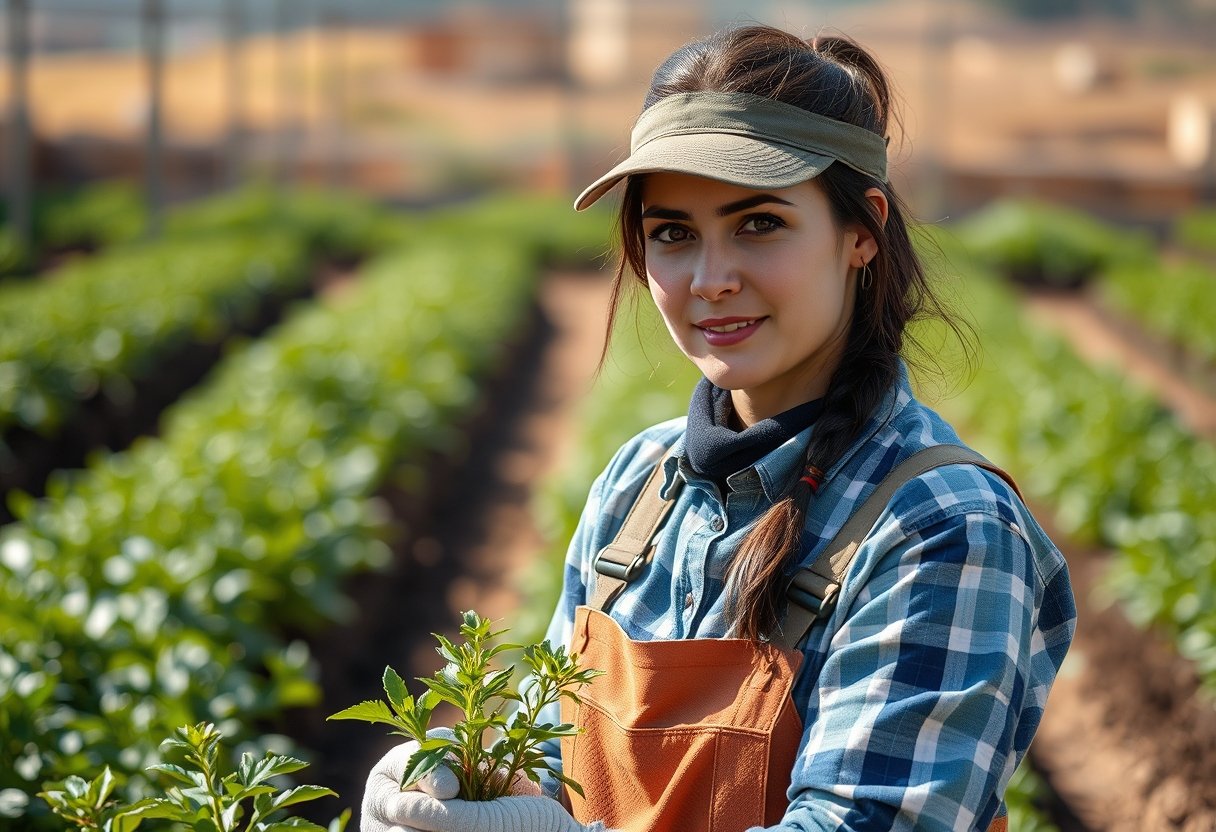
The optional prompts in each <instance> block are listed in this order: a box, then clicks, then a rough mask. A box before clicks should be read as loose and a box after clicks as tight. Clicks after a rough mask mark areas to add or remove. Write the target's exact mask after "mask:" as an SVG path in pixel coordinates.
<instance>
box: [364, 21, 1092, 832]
mask: <svg viewBox="0 0 1216 832" xmlns="http://www.w3.org/2000/svg"><path fill="white" fill-rule="evenodd" d="M890 117H891V113H890V94H889V86H888V82H887V80H886V78H885V77H884V74H883V72H882V71H881V69H880V68H879V66H878V65H877V63H876V62H875V61H874V60H873V58H871V57H870V56H869V55H868V54H867V53H866V52H865V51H864V50H863V49H861V48H860V47H859V46H858V45H856V44H855V43H853V42H852V41H849V40H847V39H844V38H840V37H826V38H818V39H816V40H815V41H814V42H812V43H806V42H804V41H802V40H800V39H798V38H796V37H794V36H792V35H789V34H786V33H783V32H780V31H778V30H774V29H770V28H767V27H748V28H741V29H736V30H731V31H727V32H724V33H720V34H718V35H716V36H713V37H711V38H709V39H706V40H704V41H700V42H696V43H693V44H691V45H689V46H687V47H684V48H682V49H680V50H679V51H677V52H676V53H675V54H673V55H672V56H671V57H670V58H669V59H668V60H667V61H666V62H665V63H664V64H663V66H662V67H660V68H659V70H658V72H657V73H656V75H655V78H654V81H653V83H652V85H651V89H650V92H649V94H648V96H647V98H646V102H645V108H644V110H643V114H642V115H641V117H640V118H639V119H638V122H637V124H636V125H635V127H634V130H633V137H632V143H631V155H630V157H629V158H628V159H626V160H625V161H624V162H622V163H621V164H620V165H618V166H617V167H615V168H614V169H613V170H612V171H610V172H609V173H607V174H606V175H605V176H603V177H601V178H600V179H599V180H598V181H596V182H595V183H594V184H592V185H591V187H589V188H588V189H587V190H586V191H584V192H583V194H582V195H581V196H580V197H579V198H578V201H577V203H576V207H577V208H579V209H582V208H585V207H587V206H588V205H590V204H591V203H593V202H594V201H595V200H597V199H599V198H600V197H601V196H603V195H604V194H605V193H606V192H607V191H609V190H611V189H612V188H613V187H615V186H616V185H618V184H620V183H622V182H624V194H623V199H622V203H621V208H620V216H619V221H620V228H621V237H622V247H623V257H622V263H621V267H620V269H619V271H618V275H617V284H616V292H615V293H614V300H613V310H614V311H615V308H616V302H617V300H618V299H619V296H620V293H621V291H622V289H623V288H624V287H625V286H626V285H627V283H628V281H629V280H630V279H632V278H633V277H636V278H637V279H638V280H639V281H640V282H641V283H643V284H644V285H645V286H647V287H648V288H649V290H650V293H651V295H652V297H653V298H654V301H655V304H656V305H657V307H658V309H659V311H660V313H661V314H662V316H663V319H664V321H665V322H666V324H667V328H668V330H669V331H670V333H671V336H672V338H673V339H674V340H675V342H676V344H677V345H678V346H679V348H680V350H681V351H682V352H684V354H685V355H687V356H688V357H689V359H691V360H692V361H693V362H694V363H695V364H696V365H697V367H698V368H699V369H700V370H701V371H702V373H703V374H704V376H705V378H704V379H703V380H702V381H701V382H700V384H699V385H698V386H697V388H696V390H695V392H694V394H693V398H692V402H691V405H690V408H689V413H688V416H687V418H686V419H685V418H681V419H677V420H673V421H670V422H666V423H663V424H660V425H656V426H654V427H652V428H650V429H648V430H646V431H643V432H642V433H641V434H640V435H639V436H637V437H635V438H634V439H633V440H631V441H630V442H629V443H627V444H626V445H625V446H624V447H623V448H621V450H620V451H619V452H618V453H617V454H616V456H615V457H614V459H613V460H612V461H611V462H610V463H609V465H608V467H607V469H606V470H605V471H604V473H603V474H602V475H601V476H600V478H599V479H597V480H596V482H595V484H594V486H593V487H592V490H591V494H590V497H589V499H588V502H587V507H586V509H585V511H584V514H583V517H582V522H581V524H580V526H579V529H578V531H577V532H576V534H575V537H574V539H573V541H572V542H571V545H570V550H569V555H568V558H567V561H566V567H565V583H564V589H563V594H562V597H561V599H560V601H559V603H558V607H557V610H556V613H555V615H554V618H553V621H552V624H551V626H550V629H549V633H548V638H549V639H550V640H551V641H552V642H554V643H565V644H570V645H572V649H574V650H577V651H579V652H581V653H582V654H583V662H584V665H585V666H588V667H596V668H600V669H604V670H606V671H608V673H607V675H605V676H604V677H602V678H600V679H598V680H597V681H596V682H595V683H594V684H593V685H592V686H591V687H590V688H589V689H587V691H586V696H585V701H584V703H583V704H582V705H581V706H574V705H573V704H570V705H566V706H563V707H564V711H565V712H564V713H563V714H562V715H561V716H562V718H563V719H564V720H566V721H574V722H575V723H576V724H578V725H580V726H581V727H583V728H584V729H585V730H584V733H583V734H581V735H580V736H579V737H578V738H576V739H575V740H573V741H567V742H566V743H565V745H564V747H563V748H562V749H561V761H560V765H562V766H563V767H564V773H565V774H566V775H567V776H570V777H573V778H575V779H576V780H578V781H580V782H581V783H582V784H583V786H584V788H585V790H586V794H587V798H586V799H585V800H584V799H582V798H579V797H577V796H573V798H571V796H570V795H568V794H565V793H562V792H560V791H559V790H558V789H557V788H556V786H555V785H552V784H550V788H549V789H548V796H513V797H508V798H503V799H501V800H498V801H493V802H491V803H487V804H469V803H464V802H463V801H460V800H442V799H440V798H443V797H450V796H451V792H445V791H444V790H443V789H442V788H440V789H436V788H434V787H429V788H430V793H428V792H427V791H426V790H423V791H415V792H407V793H404V794H401V793H399V792H397V791H396V788H395V783H394V780H393V778H394V777H395V776H399V774H400V767H401V764H402V761H403V759H404V758H405V756H408V752H409V751H410V750H412V749H411V748H410V747H409V746H408V744H407V745H406V746H403V747H401V748H399V749H396V750H395V751H394V752H392V753H390V754H389V755H388V756H387V757H386V758H385V760H384V761H382V762H381V764H380V765H379V766H378V767H377V769H376V770H375V771H373V773H372V777H371V778H370V779H369V787H368V793H367V796H366V799H365V803H364V829H365V830H370V829H377V830H379V829H384V828H389V827H390V826H391V825H393V824H400V825H401V826H402V827H403V828H407V829H408V828H418V829H428V830H447V829H476V830H483V829H484V830H489V829H495V830H503V832H514V831H515V830H542V829H543V830H567V829H570V830H579V829H584V828H588V827H584V826H583V824H588V823H590V824H593V825H595V828H601V827H599V826H598V824H600V823H601V822H603V823H606V824H607V825H609V826H613V827H616V828H621V829H628V830H668V829H670V830H685V829H687V830H698V829H714V830H728V829H729V830H743V829H747V828H753V829H755V828H761V827H763V828H769V829H775V830H829V829H831V830H838V829H840V830H858V831H860V830H892V829H898V830H911V829H916V830H936V829H950V830H955V829H980V830H983V829H989V828H990V827H991V828H1003V825H1004V815H1005V811H1004V807H1003V803H1002V794H1003V792H1004V789H1005V786H1006V784H1007V783H1008V781H1009V778H1010V776H1011V775H1012V773H1013V771H1014V769H1015V768H1016V767H1017V765H1018V763H1019V762H1020V760H1021V759H1022V757H1023V756H1024V754H1025V753H1026V750H1027V747H1028V746H1029V744H1030V740H1031V738H1032V737H1033V735H1034V733H1035V730H1036V728H1037V725H1038V722H1039V718H1040V716H1041V713H1042V709H1043V706H1044V704H1045V703H1046V699H1047V694H1048V691H1049V689H1050V686H1051V683H1052V681H1053V679H1054V678H1055V675H1056V672H1057V671H1058V669H1059V666H1060V663H1061V662H1062V660H1063V658H1064V654H1065V652H1066V651H1067V648H1068V645H1069V643H1070V641H1071V637H1072V632H1073V626H1074V619H1075V608H1074V605H1073V600H1072V594H1071V589H1070V585H1069V581H1068V573H1067V569H1066V567H1065V564H1064V561H1063V558H1062V557H1061V555H1060V553H1059V551H1058V550H1057V549H1056V548H1055V546H1053V545H1052V543H1051V542H1050V541H1049V540H1048V539H1047V537H1046V535H1045V534H1044V533H1043V531H1042V530H1041V529H1040V528H1039V526H1038V524H1037V523H1036V522H1035V521H1034V519H1033V518H1032V517H1031V516H1030V514H1029V512H1028V511H1027V509H1026V507H1025V505H1023V503H1022V501H1021V499H1020V498H1019V496H1018V494H1017V493H1016V489H1015V487H1013V485H1012V483H1010V482H1008V481H1007V478H1006V477H1004V475H1003V474H1002V473H1001V472H999V470H997V469H995V468H992V467H991V466H990V465H989V464H988V463H986V461H984V460H982V459H980V458H978V457H977V456H976V455H974V454H972V453H970V452H968V451H966V449H964V448H961V447H960V445H961V443H960V440H959V438H958V436H957V435H956V434H955V432H954V431H953V430H952V429H951V428H950V426H949V425H947V424H946V423H945V422H944V421H943V420H942V419H941V418H940V417H939V416H937V415H936V414H935V413H934V412H932V411H931V410H929V409H928V408H926V407H925V406H924V405H922V404H921V403H919V402H918V401H917V400H916V399H915V398H914V397H913V396H912V393H911V391H910V388H909V384H908V379H907V373H906V370H905V367H904V365H903V362H902V359H901V357H900V353H901V349H902V346H903V333H904V328H905V325H906V324H907V323H908V321H909V320H911V319H912V318H914V317H917V316H922V315H925V314H941V312H940V309H939V307H938V306H937V304H936V303H935V301H934V298H933V295H932V293H931V291H930V288H929V286H928V284H927V281H926V279H925V275H924V272H923V270H922V267H921V265H920V263H919V261H918V259H917V255H916V252H915V251H914V249H913V246H912V245H911V242H910V240H909V236H908V231H907V227H906V224H905V221H904V217H903V211H902V209H901V207H900V203H899V200H898V199H897V198H896V196H895V194H894V192H893V191H892V189H891V186H890V184H889V182H888V179H887V158H886V138H885V137H886V135H887V127H888V121H889V119H890ZM929 449H932V450H929ZM914 456H915V459H913V460H912V461H911V462H909V461H908V460H910V459H911V458H912V457H914ZM871 498H872V499H871ZM553 721H555V722H556V721H558V715H557V714H553ZM552 751H553V754H554V757H555V758H556V757H557V754H558V749H557V748H556V747H555V748H553V749H552ZM555 762H557V761H556V759H555ZM550 797H557V798H559V799H561V800H562V802H561V803H559V802H558V801H557V800H550V799H549V798H550ZM567 807H568V808H569V809H570V811H571V813H572V816H573V817H571V815H570V814H567V812H566V808H567Z"/></svg>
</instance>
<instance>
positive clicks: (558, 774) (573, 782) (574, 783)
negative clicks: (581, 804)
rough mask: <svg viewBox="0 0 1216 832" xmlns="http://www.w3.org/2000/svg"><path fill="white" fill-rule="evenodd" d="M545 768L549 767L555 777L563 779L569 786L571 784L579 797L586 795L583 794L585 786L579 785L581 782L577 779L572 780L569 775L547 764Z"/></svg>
mask: <svg viewBox="0 0 1216 832" xmlns="http://www.w3.org/2000/svg"><path fill="white" fill-rule="evenodd" d="M545 768H547V769H549V773H550V774H552V775H553V776H554V777H556V778H557V779H558V780H560V781H562V782H563V783H565V784H566V785H567V786H569V787H570V788H571V789H573V790H574V792H575V794H577V795H578V796H579V797H584V796H585V795H584V794H583V787H582V786H581V785H579V783H578V781H577V780H571V779H570V778H569V777H567V776H566V775H564V774H562V773H561V772H560V771H557V770H555V769H553V768H550V767H549V766H547V765H546V766H545Z"/></svg>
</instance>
